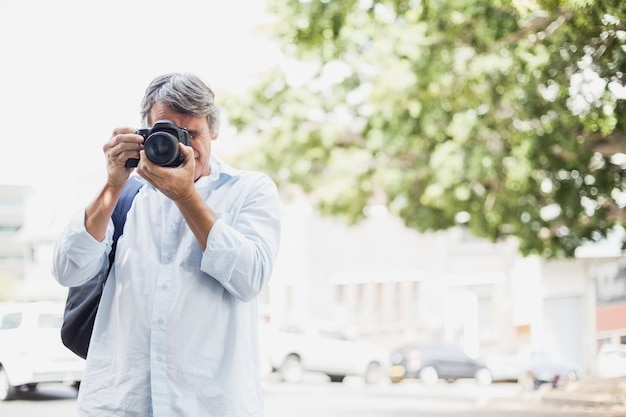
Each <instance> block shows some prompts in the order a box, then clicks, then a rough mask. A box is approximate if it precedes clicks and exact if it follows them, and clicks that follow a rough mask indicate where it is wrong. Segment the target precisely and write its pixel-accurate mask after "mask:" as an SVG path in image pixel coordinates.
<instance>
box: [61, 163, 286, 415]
mask: <svg viewBox="0 0 626 417" xmlns="http://www.w3.org/2000/svg"><path fill="white" fill-rule="evenodd" d="M195 185H196V189H197V191H198V192H199V193H200V194H201V195H202V196H203V198H204V200H205V201H206V202H207V204H208V205H209V206H210V207H211V208H212V209H213V211H214V212H215V213H216V214H217V215H218V217H219V220H218V221H217V222H216V223H215V225H214V226H213V228H212V229H211V232H210V233H209V237H208V239H207V242H206V250H205V251H204V252H203V251H202V250H201V249H200V245H199V244H198V242H197V241H196V238H195V237H194V235H193V233H192V231H191V230H190V229H189V227H187V225H186V224H185V221H184V219H183V217H182V215H181V214H180V212H179V210H178V208H177V207H176V205H175V204H173V203H172V202H171V201H170V200H168V199H167V198H166V197H165V196H164V195H163V194H161V193H160V192H159V191H158V190H156V189H155V188H153V187H152V186H150V185H145V186H143V187H142V188H141V189H140V191H139V193H138V194H137V196H136V197H135V199H134V201H133V204H132V206H131V208H130V211H129V212H128V217H127V220H126V224H125V226H124V234H123V235H122V236H121V237H120V239H119V241H118V243H117V252H116V258H115V262H114V264H113V268H112V270H111V273H110V274H109V278H108V280H107V283H106V286H105V289H104V293H103V295H102V300H101V303H100V307H99V310H98V315H97V317H96V322H95V326H94V332H93V335H92V339H91V344H90V348H89V354H88V357H87V363H86V370H85V375H84V377H83V381H82V383H81V387H80V391H79V396H78V409H79V414H80V415H81V416H97V417H108V416H111V417H113V416H115V417H121V416H137V417H146V416H154V417H161V416H181V417H182V416H184V417H195V416H197V417H209V416H215V417H236V416H255V417H256V416H262V415H263V392H262V387H261V381H260V372H261V363H260V353H259V344H258V331H257V330H258V315H257V302H256V296H257V295H258V294H259V293H260V292H261V290H262V289H263V288H264V287H265V286H266V284H267V282H268V280H269V278H270V275H271V272H272V265H273V262H274V260H275V258H276V255H277V252H278V246H279V239H280V204H279V198H278V193H277V190H276V186H275V185H274V183H273V182H272V181H271V180H270V179H269V178H268V177H267V176H266V175H264V174H260V173H254V172H246V171H238V170H235V169H233V168H231V167H230V166H228V165H227V164H225V163H224V162H222V161H220V160H219V159H217V158H216V157H212V158H211V174H210V175H209V176H206V177H202V178H200V179H198V180H197V181H196V184H195ZM112 236H113V223H112V221H111V222H109V227H108V230H107V237H106V238H105V239H104V241H103V242H99V241H97V240H95V239H94V238H93V237H92V236H91V235H89V233H87V231H86V230H85V226H84V210H82V211H80V212H79V213H77V215H76V216H75V217H74V218H73V220H72V221H71V223H70V224H69V225H68V226H67V228H66V229H65V231H64V232H63V233H62V235H61V236H60V238H59V240H58V241H57V244H56V247H55V252H54V260H53V274H54V276H55V277H56V279H57V280H58V281H59V283H61V284H62V285H65V286H77V285H80V284H82V283H84V282H85V281H86V280H88V279H89V278H90V277H93V276H95V275H96V273H97V271H98V270H99V269H100V268H101V267H102V265H103V264H104V263H105V262H108V252H109V251H110V249H111V243H112Z"/></svg>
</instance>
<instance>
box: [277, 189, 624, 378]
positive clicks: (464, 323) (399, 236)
mask: <svg viewBox="0 0 626 417" xmlns="http://www.w3.org/2000/svg"><path fill="white" fill-rule="evenodd" d="M283 222H284V223H283V228H284V234H283V241H282V244H281V252H280V254H279V262H278V265H277V267H276V270H275V274H274V276H273V278H272V281H271V284H270V289H269V291H268V294H266V298H265V299H266V301H268V302H269V304H268V308H267V310H265V311H267V312H268V315H269V319H270V320H271V322H273V323H274V324H276V325H280V324H281V323H282V322H294V321H299V320H300V321H307V320H311V319H315V320H325V321H330V322H333V323H335V324H342V325H345V326H346V327H348V328H349V329H351V330H352V331H353V332H354V333H357V334H359V335H360V336H361V337H364V338H367V339H369V340H372V341H375V342H378V343H381V344H384V345H386V346H388V347H395V346H398V345H400V344H402V343H404V342H407V341H412V340H444V341H447V342H450V343H453V344H456V345H458V346H460V347H461V348H463V349H464V350H465V351H466V352H467V353H469V354H471V355H486V354H488V353H490V352H491V351H496V350H499V349H503V348H509V347H512V346H520V345H529V346H532V347H534V348H536V349H541V350H545V351H547V352H549V353H552V354H554V355H556V356H559V357H563V358H567V359H571V360H575V361H577V362H579V363H581V364H583V365H584V366H585V367H586V368H587V369H589V370H591V369H592V368H593V364H594V361H595V355H596V352H597V348H598V345H599V344H600V343H602V340H605V339H610V340H620V338H621V340H623V338H624V337H626V302H625V303H624V304H622V305H615V304H613V301H612V304H611V306H608V307H605V306H603V305H602V303H603V302H602V300H600V299H598V294H605V293H606V292H607V291H609V290H608V288H609V287H610V288H611V291H612V295H611V297H612V300H613V299H615V298H617V299H620V300H621V299H622V297H623V298H624V299H625V300H626V293H624V291H626V287H625V286H623V285H622V284H619V283H618V284H615V280H616V279H617V280H618V282H621V281H619V280H620V279H622V278H620V277H622V276H624V275H623V274H624V273H625V271H626V270H625V269H624V267H623V266H622V267H621V268H622V269H621V270H620V269H619V268H620V267H616V265H618V264H619V265H624V261H625V258H621V257H616V258H612V259H610V260H607V259H606V258H605V257H602V256H600V255H598V254H596V255H594V256H592V257H588V258H580V259H568V260H560V261H545V260H543V259H541V258H538V257H530V258H524V257H522V256H521V255H519V253H518V251H517V247H516V245H515V242H514V241H507V242H501V243H491V242H488V241H485V240H482V239H477V238H475V237H473V236H471V235H469V234H468V233H467V232H466V231H465V230H464V229H463V228H461V227H459V228H454V229H450V230H448V231H444V232H438V233H427V234H418V233H417V232H415V231H412V230H408V229H406V228H405V227H404V226H403V225H402V223H401V222H400V221H399V220H398V219H396V218H394V217H392V216H390V215H387V214H386V212H385V211H384V209H382V208H378V209H375V210H373V211H372V215H371V216H369V217H368V218H367V219H366V220H364V221H363V222H361V223H359V224H357V225H354V226H347V225H346V224H344V223H342V221H341V220H338V219H334V218H325V217H321V216H320V215H318V214H317V213H316V212H315V211H314V210H312V209H311V208H310V207H309V206H308V205H306V203H304V202H302V201H296V202H294V203H293V204H289V205H286V206H285V208H284V213H283ZM616 268H617V269H616ZM608 270H610V271H612V272H610V273H609V272H607V271H608ZM618 270H619V271H622V272H617V271H618ZM600 271H605V272H606V273H607V274H608V275H609V276H610V277H611V278H602V279H600V281H599V278H598V277H599V275H598V274H599V273H600ZM620 274H622V275H620ZM624 279H626V276H624ZM598 285H600V286H599V287H598ZM616 287H619V288H620V289H621V290H620V291H621V292H620V291H618V290H617V289H616ZM598 291H600V292H599V293H598ZM618 292H619V294H617V293H618ZM621 309H624V311H622V310H621ZM615 317H620V319H619V320H616V318H615ZM609 318H610V319H609Z"/></svg>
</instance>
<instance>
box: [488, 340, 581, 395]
mask: <svg viewBox="0 0 626 417" xmlns="http://www.w3.org/2000/svg"><path fill="white" fill-rule="evenodd" d="M486 362H487V366H488V367H489V370H490V371H491V375H492V377H493V380H494V381H498V382H504V381H510V382H518V383H521V384H527V385H529V386H530V387H532V388H534V389H537V388H539V386H541V385H542V384H546V383H549V384H552V385H553V386H557V385H562V384H564V383H566V382H567V381H575V380H578V379H580V378H581V376H582V375H583V370H582V368H581V366H580V365H578V364H577V363H575V362H573V361H568V360H563V359H559V358H557V357H555V356H553V355H550V354H548V353H546V352H544V351H538V350H533V349H531V348H529V347H522V348H516V349H511V350H505V351H502V352H497V353H494V354H491V355H489V356H488V357H487V358H486Z"/></svg>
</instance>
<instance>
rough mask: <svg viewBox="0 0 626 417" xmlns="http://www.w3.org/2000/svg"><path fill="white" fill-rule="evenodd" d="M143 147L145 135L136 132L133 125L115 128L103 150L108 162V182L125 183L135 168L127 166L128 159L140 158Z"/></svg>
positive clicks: (112, 183) (113, 183)
mask: <svg viewBox="0 0 626 417" xmlns="http://www.w3.org/2000/svg"><path fill="white" fill-rule="evenodd" d="M142 149H143V137H142V136H141V135H137V134H136V133H135V129H134V128H132V127H119V128H116V129H114V130H113V134H112V135H111V138H110V139H109V140H108V141H107V142H106V143H105V144H104V146H103V148H102V150H103V151H104V155H105V157H106V162H107V176H108V182H109V184H111V185H123V184H125V183H126V180H128V177H129V176H130V173H131V172H132V170H133V169H134V168H127V167H126V161H127V160H128V159H130V158H137V159H138V158H139V152H140V151H141V150H142Z"/></svg>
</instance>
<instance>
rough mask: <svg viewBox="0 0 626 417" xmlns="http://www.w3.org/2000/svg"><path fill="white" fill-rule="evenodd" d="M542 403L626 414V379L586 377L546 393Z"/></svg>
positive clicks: (543, 395)
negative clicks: (609, 410)
mask: <svg viewBox="0 0 626 417" xmlns="http://www.w3.org/2000/svg"><path fill="white" fill-rule="evenodd" d="M541 401H542V402H543V403H546V404H562V405H571V406H580V407H593V408H603V409H611V410H615V411H620V412H622V411H624V412H626V377H619V378H605V379H603V378H597V377H591V376H589V377H585V378H583V379H581V380H580V381H576V382H570V383H568V384H567V385H565V386H564V387H559V388H554V389H551V390H549V391H545V392H544V393H543V394H542V396H541Z"/></svg>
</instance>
